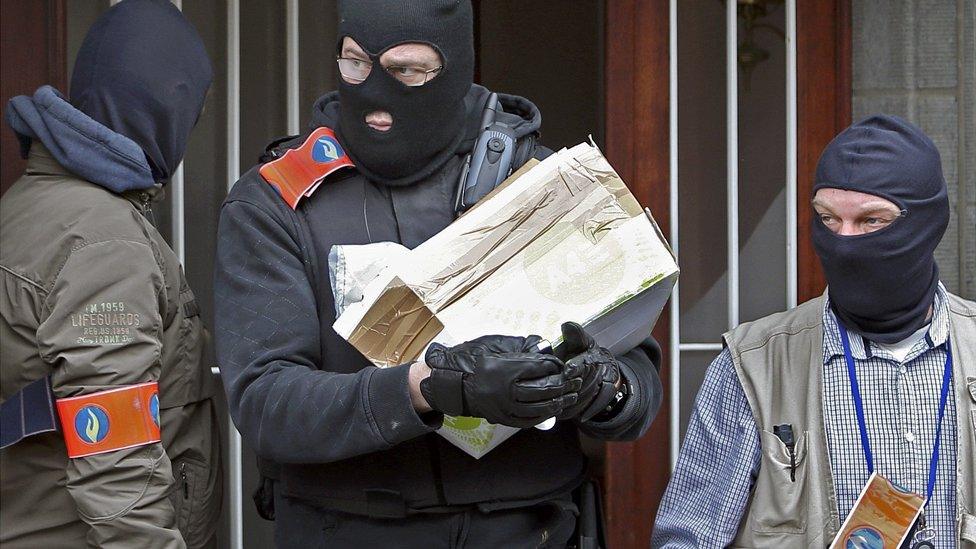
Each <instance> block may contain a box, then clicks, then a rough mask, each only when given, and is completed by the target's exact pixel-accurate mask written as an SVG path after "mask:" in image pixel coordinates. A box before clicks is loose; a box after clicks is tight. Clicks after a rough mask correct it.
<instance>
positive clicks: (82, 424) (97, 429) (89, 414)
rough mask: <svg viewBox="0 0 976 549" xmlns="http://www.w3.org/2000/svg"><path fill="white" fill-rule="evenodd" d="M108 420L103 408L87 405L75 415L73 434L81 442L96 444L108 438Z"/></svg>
mask: <svg viewBox="0 0 976 549" xmlns="http://www.w3.org/2000/svg"><path fill="white" fill-rule="evenodd" d="M108 429H109V419H108V412H106V411H105V408H102V407H101V406H98V405H96V404H89V405H88V406H85V407H84V408H82V409H81V410H78V413H76V414H75V434H77V435H78V438H79V439H80V440H81V441H82V442H86V443H88V444H98V443H99V442H101V441H103V440H105V437H106V436H108Z"/></svg>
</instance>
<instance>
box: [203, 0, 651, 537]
mask: <svg viewBox="0 0 976 549" xmlns="http://www.w3.org/2000/svg"><path fill="white" fill-rule="evenodd" d="M338 15H339V24H338V31H339V32H338V37H337V51H336V53H337V63H338V66H339V73H340V78H341V81H340V83H339V89H338V90H337V91H334V92H330V93H327V94H325V95H323V96H322V97H321V98H320V99H319V100H318V101H316V102H315V104H314V106H313V109H312V116H311V124H310V126H309V128H308V129H307V130H306V131H305V132H304V133H303V134H301V135H298V136H291V137H288V138H284V139H280V140H278V141H275V142H273V143H272V144H271V145H270V146H269V147H268V150H267V152H266V153H265V155H264V156H263V157H262V159H261V163H260V164H259V165H257V166H255V167H254V168H253V169H251V170H249V171H248V172H247V173H245V174H244V175H243V176H242V177H241V179H240V180H239V181H238V182H237V183H236V184H235V185H234V188H233V189H232V191H231V193H230V194H229V195H228V198H227V200H226V201H225V203H224V205H223V208H222V210H221V217H220V226H219V231H218V247H217V267H216V275H215V283H214V287H215V292H216V311H217V314H216V318H217V322H216V343H217V357H218V363H219V365H220V369H221V376H222V379H223V380H224V387H225V390H226V391H227V398H228V404H229V408H230V412H231V417H232V418H233V420H234V423H235V425H236V426H237V428H238V429H239V430H240V431H241V433H242V435H243V437H244V439H245V440H246V441H247V442H248V443H249V444H250V445H252V447H254V448H255V450H256V452H257V454H258V456H259V458H260V466H261V473H262V476H263V477H264V480H263V482H262V484H261V489H260V490H259V491H258V493H257V494H256V495H255V501H256V503H257V504H258V511H259V513H261V514H262V516H265V517H267V518H272V517H273V519H274V520H275V543H276V545H277V546H279V547H306V546H309V545H310V544H311V545H317V544H326V545H328V546H330V547H373V546H377V547H381V546H397V547H437V546H441V545H443V544H445V543H447V542H446V541H445V540H449V539H453V540H456V543H455V545H457V546H464V547H519V546H523V545H524V546H533V547H534V546H539V545H547V544H551V545H552V546H563V545H565V544H566V543H567V542H568V540H569V538H570V536H571V535H572V533H573V530H574V527H575V523H576V518H575V505H574V503H573V498H572V492H573V491H574V489H576V488H577V487H578V486H579V485H580V484H581V483H582V482H583V480H584V476H585V474H586V463H585V458H584V456H583V453H582V451H581V450H580V443H579V434H580V432H581V431H582V432H585V433H587V434H589V435H592V436H595V437H598V438H601V439H604V440H631V439H634V438H637V437H639V436H640V435H641V434H643V433H644V432H645V431H646V430H647V428H648V426H649V425H650V423H651V420H652V419H653V417H654V415H655V413H656V411H657V407H658V405H659V404H660V394H661V388H660V381H659V379H658V376H657V369H656V365H657V364H659V363H660V351H659V349H658V347H657V345H656V343H655V342H654V341H653V340H652V339H648V340H647V341H646V342H644V344H642V345H641V346H638V347H636V348H634V349H632V350H630V351H628V352H627V353H624V354H623V355H621V356H616V357H615V356H613V355H610V354H609V353H607V352H606V351H605V350H601V349H600V348H599V347H597V346H596V345H595V344H593V340H592V339H591V338H589V337H588V335H587V334H585V332H583V330H582V329H579V328H578V327H576V326H567V333H568V334H572V335H571V337H570V339H572V341H573V342H574V345H573V346H572V349H571V351H572V352H569V353H567V354H564V355H561V356H558V357H557V356H554V355H552V354H543V353H540V352H538V351H537V348H538V342H539V340H538V339H537V338H533V337H503V336H495V335H486V336H485V337H482V338H479V339H478V340H475V341H473V342H468V343H465V344H462V345H460V346H457V347H452V348H443V347H436V348H435V349H433V350H432V351H431V354H430V356H429V357H428V360H427V363H428V364H429V365H430V366H428V365H426V364H423V363H414V364H403V365H399V366H393V367H388V368H377V367H375V366H373V365H372V364H371V363H370V362H369V361H368V360H367V359H366V358H365V357H364V356H362V355H361V354H360V353H359V351H357V350H356V349H355V348H354V347H352V346H351V345H350V344H349V343H348V342H347V341H346V340H344V339H343V338H342V337H340V336H339V335H338V334H337V333H336V332H335V331H334V330H333V329H332V325H333V323H334V322H335V319H336V310H335V303H334V297H333V289H332V283H331V280H330V279H331V277H330V274H331V273H330V270H329V263H328V258H329V256H330V251H331V249H332V247H333V246H334V245H345V244H364V245H368V244H372V243H385V242H394V243H398V244H401V245H403V246H406V247H407V248H414V247H416V246H418V245H419V244H421V243H423V242H424V241H426V240H427V239H429V238H430V237H431V236H433V235H435V234H437V233H438V232H439V231H441V230H442V229H443V228H445V227H446V226H448V225H449V224H450V223H452V222H453V221H454V219H455V218H456V216H457V214H458V211H457V209H456V203H455V196H456V191H457V188H458V184H459V180H460V178H461V174H462V172H463V171H464V167H465V157H466V155H468V153H470V152H471V151H472V148H473V146H474V144H475V141H476V140H477V139H478V136H479V132H480V130H481V128H480V127H479V125H480V122H481V120H482V118H483V111H484V109H485V107H486V104H488V100H489V97H490V95H491V93H490V92H489V91H488V90H486V89H485V88H483V87H481V86H478V85H474V84H472V74H473V68H474V48H473V44H474V39H473V26H472V8H471V4H470V2H468V1H464V0H461V1H459V0H435V1H420V0H414V1H405V0H364V1H346V2H340V5H339V14H338ZM498 97H499V100H500V101H499V104H500V107H501V108H500V109H498V111H497V112H496V116H497V120H498V122H499V123H502V124H504V125H505V126H506V127H508V128H509V129H510V130H511V131H512V133H513V134H514V136H515V138H516V139H517V145H516V146H517V149H516V150H517V151H527V152H528V154H524V155H522V158H521V159H520V160H517V161H516V162H515V163H514V164H513V169H516V168H518V167H519V166H521V164H522V163H524V162H525V161H526V160H527V159H529V158H531V157H533V156H535V157H539V158H541V157H544V156H546V155H548V154H550V153H551V151H549V150H548V149H546V148H544V147H541V146H538V145H536V144H535V140H536V138H537V136H538V132H539V128H540V124H541V115H540V113H539V110H538V109H537V108H536V106H535V105H533V104H532V103H531V102H529V101H528V100H526V99H523V98H521V97H516V96H512V95H505V94H499V95H498ZM517 156H518V155H517ZM254 311H260V314H259V315H255V314H253V312H254ZM524 335H525V336H528V335H529V334H524ZM567 348H568V347H567ZM445 413H446V414H449V415H460V414H472V415H475V416H481V417H488V418H490V419H491V420H492V421H495V422H497V423H501V424H506V425H512V426H519V427H524V426H531V425H535V424H537V423H539V422H540V421H542V420H544V419H546V418H549V417H553V416H558V417H559V418H560V419H562V420H563V421H559V422H557V424H556V427H555V428H553V429H552V430H550V431H541V430H537V429H523V430H522V431H521V432H519V433H518V434H516V435H515V436H513V437H512V438H511V439H509V440H507V441H505V442H504V443H502V444H501V445H500V446H498V447H497V448H495V449H494V450H492V451H491V452H489V453H488V454H486V455H484V456H483V457H481V458H480V459H475V458H473V457H471V456H469V455H467V454H465V453H464V452H462V451H461V450H460V449H458V448H457V447H455V446H454V445H453V444H451V443H449V442H448V441H447V440H445V439H444V438H443V437H441V436H439V435H437V434H436V433H435V432H434V431H435V430H436V429H438V428H439V427H440V426H441V424H442V422H443V419H444V414H445ZM391 519H393V520H391Z"/></svg>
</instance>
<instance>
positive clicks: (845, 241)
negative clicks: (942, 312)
mask: <svg viewBox="0 0 976 549" xmlns="http://www.w3.org/2000/svg"><path fill="white" fill-rule="evenodd" d="M827 188H834V189H840V190H849V191H857V192H861V193H865V194H870V195H874V196H879V197H881V198H885V199H887V200H889V201H891V202H892V203H894V204H895V205H896V206H897V207H898V208H900V209H901V210H902V215H901V216H900V217H899V218H898V219H896V220H895V221H894V222H893V223H891V224H890V225H888V226H887V227H885V228H882V229H880V230H878V231H874V232H870V233H865V234H860V235H838V234H834V233H833V232H832V231H831V230H830V229H828V228H827V227H826V226H825V225H824V224H823V223H822V222H821V221H820V219H819V217H818V216H812V238H813V244H814V248H815V250H816V252H817V255H818V256H819V257H820V262H821V265H822V266H823V269H824V274H825V275H826V277H827V285H828V288H829V295H830V303H831V307H832V308H833V311H834V313H835V314H836V315H837V317H838V319H839V320H840V321H841V322H842V323H843V324H844V325H845V326H847V327H848V328H851V329H853V330H856V331H857V332H859V333H861V334H862V335H864V336H865V337H867V338H868V339H870V340H872V341H877V342H880V343H895V342H898V341H901V340H902V339H904V338H906V337H908V336H909V335H910V334H911V333H913V332H914V331H916V330H918V329H919V328H921V327H922V326H924V325H925V323H926V322H927V317H928V311H929V308H930V307H931V305H932V303H933V299H934V296H935V292H936V290H937V288H938V285H939V269H938V265H936V263H935V255H934V253H935V248H936V247H937V246H938V244H939V241H940V240H941V239H942V235H943V234H944V233H945V230H946V228H947V227H948V223H949V200H948V194H947V190H946V184H945V179H944V178H943V176H942V163H941V158H940V156H939V151H938V149H937V148H936V147H935V144H934V143H932V140H931V139H929V138H928V136H926V135H925V134H924V133H923V132H922V131H921V130H920V129H919V128H917V127H915V126H914V125H912V124H910V123H908V122H906V121H904V120H902V119H900V118H898V117H894V116H887V115H876V116H872V117H869V118H866V119H864V120H862V121H860V122H857V123H855V124H853V125H852V126H850V127H849V128H847V129H846V130H844V131H843V132H841V133H840V134H839V135H838V136H837V137H836V138H834V140H833V141H831V142H830V144H829V145H827V148H826V149H824V152H823V154H822V155H821V157H820V161H819V163H818V165H817V172H816V179H815V182H814V186H813V193H814V194H816V192H817V191H818V190H820V189H827Z"/></svg>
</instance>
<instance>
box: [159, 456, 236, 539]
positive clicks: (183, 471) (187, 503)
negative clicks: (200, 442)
mask: <svg viewBox="0 0 976 549" xmlns="http://www.w3.org/2000/svg"><path fill="white" fill-rule="evenodd" d="M212 469H213V468H212V467H210V466H209V465H208V464H206V463H204V462H202V461H200V460H196V459H189V458H182V459H179V460H177V461H174V462H173V477H174V483H173V484H174V488H173V491H172V493H171V494H170V500H171V501H172V502H173V509H174V510H175V511H176V521H177V522H176V525H177V528H179V530H180V533H181V534H183V539H184V540H185V541H186V545H187V547H203V546H205V545H206V544H207V542H209V541H210V540H211V539H212V538H213V536H214V534H215V532H216V526H217V522H218V521H219V520H220V504H221V499H222V498H223V494H222V493H221V489H220V487H221V484H220V481H219V479H218V478H216V477H217V475H219V474H220V470H219V469H215V470H212Z"/></svg>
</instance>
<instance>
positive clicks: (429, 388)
mask: <svg viewBox="0 0 976 549" xmlns="http://www.w3.org/2000/svg"><path fill="white" fill-rule="evenodd" d="M463 378H464V373H462V372H456V371H453V370H445V369H441V368H432V369H431V371H430V376H428V377H427V378H426V379H424V380H423V381H421V382H420V394H422V395H424V399H426V400H427V404H430V407H431V408H433V409H434V410H437V411H438V412H441V413H443V414H447V415H450V416H457V415H463V414H464V384H463Z"/></svg>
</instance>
